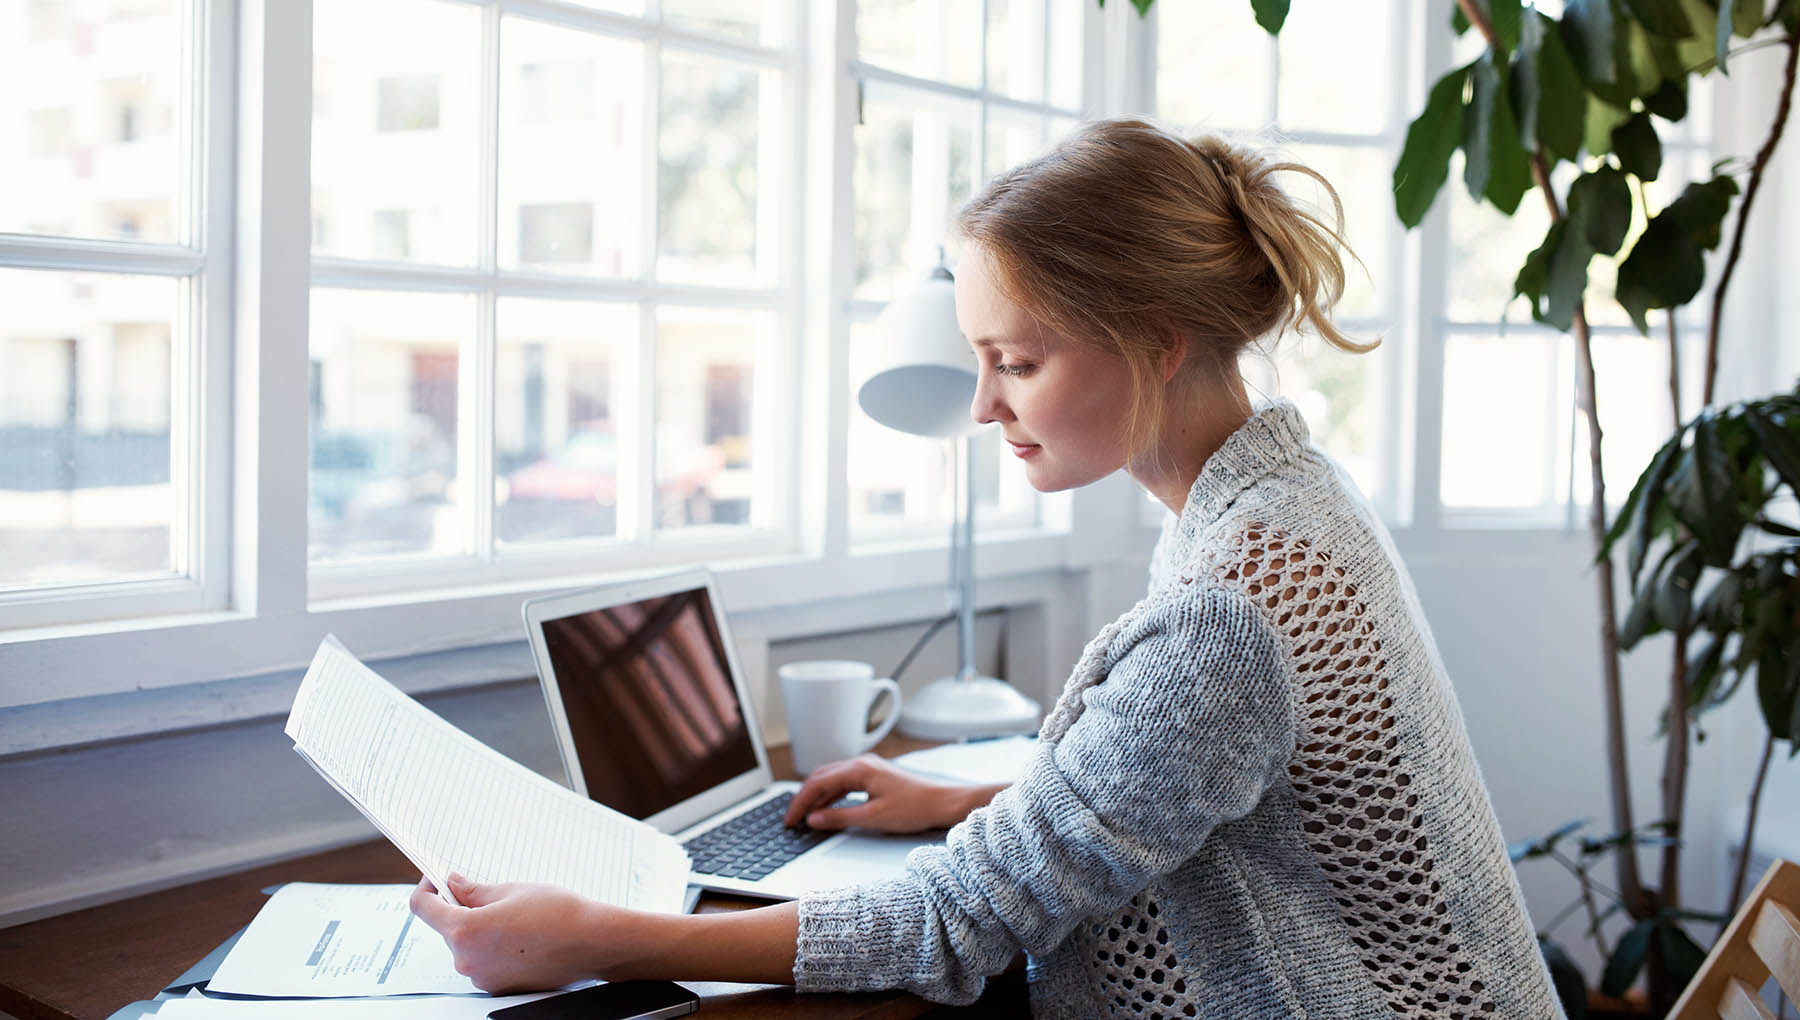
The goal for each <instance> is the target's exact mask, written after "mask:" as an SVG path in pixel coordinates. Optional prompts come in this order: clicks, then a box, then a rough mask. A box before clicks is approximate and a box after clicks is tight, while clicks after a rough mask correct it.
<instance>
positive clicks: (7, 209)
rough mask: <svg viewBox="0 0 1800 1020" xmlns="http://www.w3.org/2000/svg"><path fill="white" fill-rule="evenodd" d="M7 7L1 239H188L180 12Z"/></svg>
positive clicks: (2, 47)
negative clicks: (8, 235) (25, 236)
mask: <svg viewBox="0 0 1800 1020" xmlns="http://www.w3.org/2000/svg"><path fill="white" fill-rule="evenodd" d="M6 6H7V7H8V8H9V11H8V15H7V16H6V17H5V18H4V20H0V26H4V27H0V167H4V168H5V176H6V187H5V188H4V189H0V232H10V233H22V234H53V235H58V236H75V237H95V238H106V239H124V240H140V241H159V242H182V241H185V240H187V237H186V235H187V225H186V224H185V223H184V222H182V217H183V214H184V213H183V195H182V191H183V189H182V185H181V182H182V180H183V179H184V176H185V175H184V172H183V168H184V167H186V166H187V165H188V162H189V161H188V158H187V155H188V154H187V152H186V149H185V147H184V144H183V141H182V139H183V135H184V133H185V132H186V131H187V129H188V125H186V124H184V123H183V121H184V120H185V119H186V118H187V117H188V116H189V115H188V113H186V112H184V111H183V110H182V108H181V95H182V89H183V78H184V77H186V75H185V71H186V66H187V65H186V62H185V60H184V53H185V51H186V50H187V49H188V47H186V46H185V45H184V42H185V39H186V37H187V27H188V19H187V18H186V17H183V16H182V11H183V9H184V7H183V4H182V3H180V2H179V0H142V2H137V3H131V4H98V3H75V2H72V0H63V2H42V0H38V2H30V3H27V2H24V0H11V2H10V3H8V4H7V5H6Z"/></svg>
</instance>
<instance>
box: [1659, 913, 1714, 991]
mask: <svg viewBox="0 0 1800 1020" xmlns="http://www.w3.org/2000/svg"><path fill="white" fill-rule="evenodd" d="M1656 944H1657V948H1658V949H1660V950H1661V953H1660V955H1661V957H1662V965H1663V967H1664V969H1665V970H1666V972H1667V973H1668V975H1669V987H1670V988H1686V987H1687V986H1688V982H1690V981H1692V980H1694V974H1695V973H1696V972H1697V971H1699V969H1700V965H1701V964H1702V963H1704V962H1706V950H1704V949H1702V948H1700V943H1698V942H1695V941H1694V939H1693V936H1691V935H1689V934H1688V933H1687V932H1685V931H1682V930H1681V927H1680V926H1679V925H1677V924H1676V923H1675V922H1674V920H1673V919H1664V921H1663V923H1662V924H1661V925H1660V926H1658V927H1657V929H1656Z"/></svg>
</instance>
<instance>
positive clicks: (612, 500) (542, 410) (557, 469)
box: [494, 298, 638, 543]
mask: <svg viewBox="0 0 1800 1020" xmlns="http://www.w3.org/2000/svg"><path fill="white" fill-rule="evenodd" d="M637 320H638V310H637V307H636V306H635V305H599V304H587V303H576V302H570V301H534V300H526V299H522V298H501V299H500V305H499V331H498V332H499V350H498V353H497V355H496V361H495V374H496V376H497V380H496V386H495V400H494V409H495V420H494V471H495V474H496V475H497V481H496V482H495V484H494V502H495V504H496V505H495V508H494V533H495V538H496V539H497V540H498V541H499V542H502V543H506V542H538V541H544V540H547V539H557V538H587V537H594V536H606V535H611V534H613V533H614V532H616V531H617V529H618V518H617V511H618V496H619V466H620V463H621V451H629V450H631V449H632V444H633V443H634V442H635V439H634V438H633V435H632V429H631V426H630V422H629V420H628V419H622V418H621V416H620V413H619V393H620V390H621V388H622V383H623V382H624V380H623V378H622V374H623V373H622V372H621V370H620V363H619V356H620V352H621V351H630V350H631V349H632V348H633V346H634V343H633V339H634V337H635V336H636V334H637Z"/></svg>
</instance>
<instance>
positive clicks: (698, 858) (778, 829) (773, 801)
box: [682, 793, 832, 881]
mask: <svg viewBox="0 0 1800 1020" xmlns="http://www.w3.org/2000/svg"><path fill="white" fill-rule="evenodd" d="M793 799H794V795H793V794H791V793H783V794H780V795H779V796H775V797H771V798H769V799H768V800H766V801H764V802H763V803H761V804H759V805H757V806H756V807H753V808H751V809H750V810H748V811H746V812H744V813H743V814H741V815H738V816H737V817H735V818H733V819H731V820H730V821H727V822H725V823H724V824H723V825H717V826H714V827H713V828H710V829H708V830H706V831H705V832H702V833H701V834H700V835H698V836H695V837H694V838H693V839H690V840H688V841H687V842H686V843H684V844H682V846H684V847H685V848H686V849H687V852H688V856H689V857H691V858H693V862H694V870H695V871H696V872H699V873H700V874H704V875H720V876H723V877H725V878H741V879H745V880H747V881H754V880H756V879H759V878H762V877H764V876H765V875H767V874H769V873H770V872H771V871H774V870H775V869H776V868H779V867H781V866H782V865H783V864H786V863H787V862H789V861H791V860H793V859H794V858H796V857H798V856H800V855H801V854H803V853H805V852H806V851H808V850H810V849H812V848H813V847H815V846H818V845H819V844H820V843H823V842H824V841H825V840H826V839H829V838H830V837H831V835H832V833H829V832H820V831H818V830H815V829H790V828H788V827H787V826H785V825H783V824H782V822H781V820H782V817H783V816H784V815H786V814H787V807H788V802H789V801H791V800H793Z"/></svg>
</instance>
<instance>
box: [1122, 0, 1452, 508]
mask: <svg viewBox="0 0 1800 1020" xmlns="http://www.w3.org/2000/svg"><path fill="white" fill-rule="evenodd" d="M1154 10H1155V11H1156V18H1157V77H1156V102H1157V110H1158V112H1159V115H1160V116H1161V117H1163V118H1164V119H1165V120H1166V121H1168V122H1169V123H1170V124H1171V125H1172V126H1175V127H1177V128H1181V129H1185V130H1188V131H1191V132H1194V133H1200V132H1215V133H1220V134H1224V135H1226V136H1227V137H1236V138H1241V139H1242V140H1243V141H1244V142H1245V143H1246V144H1248V145H1250V146H1252V147H1256V148H1261V149H1266V150H1269V151H1271V152H1272V154H1273V155H1275V156H1277V157H1286V158H1291V159H1293V160H1295V161H1297V162H1299V163H1302V164H1304V165H1306V166H1309V167H1311V168H1313V169H1314V170H1317V171H1318V172H1319V173H1321V174H1323V175H1324V177H1325V179H1326V180H1328V181H1330V182H1331V184H1332V186H1333V187H1334V188H1335V189H1336V190H1337V192H1338V195H1339V197H1340V198H1341V199H1342V201H1343V203H1344V212H1345V224H1344V229H1345V235H1346V237H1347V239H1348V241H1349V243H1350V247H1351V248H1352V250H1353V251H1354V252H1355V253H1356V255H1357V257H1358V258H1359V259H1361V261H1362V265H1360V266H1359V265H1357V264H1355V263H1351V264H1350V265H1348V266H1346V269H1347V270H1348V279H1347V280H1346V290H1345V294H1344V298H1343V300H1342V301H1341V302H1340V303H1339V304H1338V306H1337V314H1336V321H1337V323H1338V325H1339V327H1340V328H1342V329H1344V330H1345V331H1346V332H1348V333H1349V334H1351V335H1352V336H1353V337H1357V338H1359V339H1362V338H1372V337H1376V336H1379V337H1381V338H1382V344H1381V346H1380V347H1379V348H1377V349H1376V350H1375V351H1374V352H1373V353H1370V354H1364V355H1353V354H1346V353H1343V352H1340V351H1338V350H1337V349H1336V348H1333V347H1331V346H1330V345H1328V344H1326V343H1324V342H1323V341H1321V340H1319V339H1317V338H1316V337H1313V336H1311V335H1307V336H1304V337H1302V338H1298V339H1297V338H1296V337H1294V336H1293V335H1292V334H1289V335H1288V336H1286V337H1283V338H1282V339H1281V341H1280V342H1279V344H1278V345H1277V346H1276V348H1275V351H1274V352H1273V355H1272V356H1266V355H1265V354H1263V353H1260V352H1257V353H1252V354H1251V355H1250V356H1248V357H1247V358H1246V360H1245V364H1244V374H1245V378H1246V379H1247V380H1248V381H1249V382H1250V384H1251V387H1252V389H1253V393H1252V396H1258V395H1260V396H1276V395H1285V396H1287V397H1289V398H1291V399H1293V401H1294V402H1295V404H1296V405H1297V406H1298V407H1299V408H1300V411H1301V413H1302V414H1303V415H1305V417H1306V421H1307V424H1308V426H1309V427H1310V428H1311V430H1312V433H1313V437H1314V440H1315V441H1316V442H1318V443H1319V444H1320V445H1321V446H1322V447H1323V448H1324V449H1326V450H1327V451H1329V452H1330V453H1331V454H1332V456H1334V457H1336V458H1337V459H1338V461H1339V462H1340V463H1342V464H1343V465H1344V467H1345V468H1346V470H1348V471H1349V472H1350V474H1351V476H1352V477H1353V478H1355V479H1356V481H1357V484H1358V485H1359V486H1360V487H1361V488H1362V489H1363V491H1364V492H1365V493H1366V494H1368V495H1369V496H1370V497H1371V499H1372V500H1373V501H1374V502H1375V504H1376V506H1377V507H1378V508H1379V509H1380V510H1381V512H1382V514H1383V515H1384V516H1385V517H1387V518H1388V519H1389V520H1390V521H1396V520H1404V519H1405V518H1406V517H1407V515H1408V512H1409V510H1410V507H1408V506H1406V505H1405V500H1404V499H1403V498H1402V496H1401V491H1402V483H1403V477H1402V476H1403V473H1404V472H1403V469H1402V464H1401V451H1402V449H1403V446H1404V444H1403V443H1402V441H1401V439H1402V435H1403V433H1404V431H1406V429H1407V428H1408V422H1407V421H1406V419H1405V417H1404V416H1403V414H1402V410H1403V408H1404V407H1405V406H1406V404H1407V402H1406V401H1405V400H1404V399H1397V398H1399V397H1400V395H1401V391H1400V388H1399V387H1400V381H1401V379H1402V378H1403V374H1402V366H1403V363H1404V360H1405V358H1406V356H1407V355H1406V353H1405V352H1406V348H1407V346H1408V345H1409V338H1408V337H1407V336H1406V335H1405V333H1404V331H1403V330H1402V328H1401V323H1403V322H1404V321H1405V320H1404V318H1403V315H1402V311H1403V310H1402V308H1401V298H1400V295H1401V287H1402V281H1403V280H1404V278H1405V273H1406V266H1405V264H1404V262H1403V259H1402V253H1403V250H1402V244H1401V242H1402V238H1401V235H1400V230H1399V224H1398V222H1397V221H1396V220H1395V218H1394V215H1393V200H1392V198H1391V197H1390V196H1391V192H1390V188H1391V180H1392V171H1393V164H1394V160H1395V158H1396V157H1397V156H1398V155H1399V151H1400V143H1401V140H1402V138H1403V136H1404V133H1405V129H1406V119H1405V118H1406V117H1408V116H1409V114H1408V113H1407V112H1406V111H1405V110H1404V108H1403V105H1402V104H1403V103H1404V102H1405V101H1406V99H1405V97H1406V94H1407V89H1406V85H1407V80H1408V76H1409V75H1410V74H1411V73H1412V68H1413V67H1414V66H1416V65H1415V60H1416V58H1415V57H1414V56H1413V55H1412V54H1411V53H1410V48H1409V46H1408V43H1407V39H1408V36H1409V32H1410V27H1411V25H1412V24H1413V23H1414V21H1415V20H1416V19H1417V18H1418V17H1428V16H1429V15H1427V14H1425V13H1424V12H1423V9H1422V8H1421V7H1419V6H1418V5H1417V4H1416V3H1413V2H1412V0H1380V2H1379V3H1376V4H1372V5H1361V4H1342V3H1333V2H1331V0H1300V2H1296V3H1295V4H1293V7H1292V10H1291V13H1290V14H1289V15H1288V18H1287V22H1286V25H1285V27H1284V28H1283V29H1282V32H1281V35H1280V36H1279V38H1278V39H1271V38H1270V37H1269V36H1268V35H1267V33H1265V32H1263V31H1262V30H1261V29H1260V28H1258V27H1256V24H1255V21H1254V19H1253V17H1252V11H1251V9H1250V6H1249V5H1248V4H1237V5H1233V4H1180V3H1158V4H1157V5H1156V7H1155V8H1154ZM1344 53H1356V54H1358V57H1357V66H1359V67H1363V68H1372V69H1376V70H1373V71H1371V72H1370V73H1367V74H1362V75H1359V76H1358V77H1357V79H1356V85H1355V87H1354V88H1347V87H1346V86H1345V81H1344V72H1343V67H1344V64H1343V61H1342V59H1341V57H1342V55H1343V54H1344ZM1280 184H1281V186H1282V187H1283V188H1285V189H1287V190H1288V192H1289V194H1291V195H1293V196H1295V197H1296V198H1298V199H1300V200H1302V201H1305V202H1309V203H1311V204H1312V205H1313V206H1314V207H1315V208H1322V209H1323V211H1324V213H1325V214H1326V216H1327V217H1329V215H1330V205H1329V199H1328V198H1327V197H1326V196H1324V195H1323V193H1322V192H1320V191H1319V190H1318V189H1317V187H1316V186H1315V185H1313V184H1312V183H1311V182H1310V180H1309V179H1307V178H1305V177H1302V176H1300V175H1295V174H1288V175H1284V176H1283V177H1282V178H1281V179H1280ZM1364 267H1366V270H1365V268H1364Z"/></svg>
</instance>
